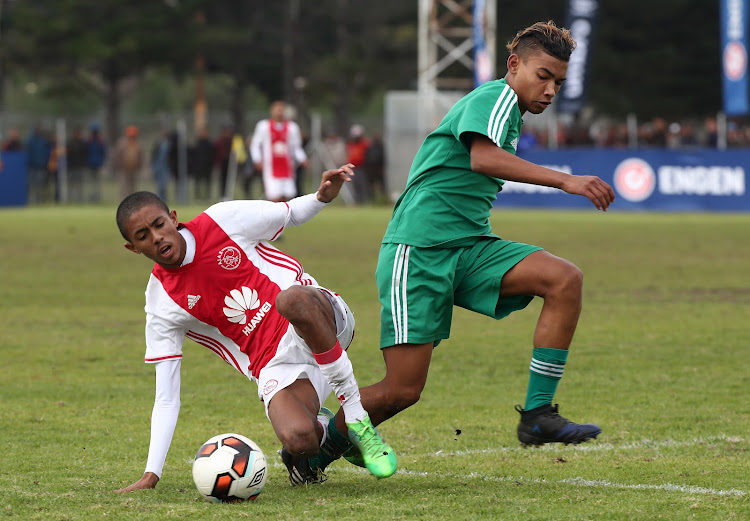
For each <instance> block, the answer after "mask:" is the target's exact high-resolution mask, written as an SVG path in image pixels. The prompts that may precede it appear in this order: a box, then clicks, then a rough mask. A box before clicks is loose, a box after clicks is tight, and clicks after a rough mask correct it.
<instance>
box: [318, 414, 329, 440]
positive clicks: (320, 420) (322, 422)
mask: <svg viewBox="0 0 750 521" xmlns="http://www.w3.org/2000/svg"><path fill="white" fill-rule="evenodd" d="M318 423H319V424H320V426H321V427H323V437H322V438H320V446H321V447H322V446H323V444H324V443H325V442H326V439H328V416H323V415H322V414H318Z"/></svg>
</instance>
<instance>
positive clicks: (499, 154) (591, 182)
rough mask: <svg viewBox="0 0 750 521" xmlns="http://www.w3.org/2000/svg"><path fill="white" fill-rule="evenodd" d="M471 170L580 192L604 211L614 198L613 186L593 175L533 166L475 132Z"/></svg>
mask: <svg viewBox="0 0 750 521" xmlns="http://www.w3.org/2000/svg"><path fill="white" fill-rule="evenodd" d="M471 170H472V171H473V172H477V173H478V174H484V175H487V176H490V177H496V178H498V179H503V180H505V181H517V182H519V183H528V184H534V185H541V186H551V187H553V188H559V189H560V190H563V191H564V192H567V193H569V194H575V195H582V196H584V197H586V198H588V199H589V200H590V201H591V202H592V203H593V204H594V206H596V208H597V209H598V210H602V211H605V212H606V211H607V208H608V207H609V205H610V204H611V203H612V202H613V201H614V200H615V192H614V190H612V187H611V186H609V184H607V183H606V182H605V181H602V180H601V179H599V178H598V177H596V176H590V175H571V174H566V173H564V172H558V171H557V170H552V169H550V168H545V167H543V166H539V165H535V164H534V163H530V162H529V161H526V160H525V159H521V158H520V157H517V156H515V155H513V154H511V153H509V152H506V151H505V150H503V149H502V148H500V147H498V146H497V145H496V144H495V143H494V142H492V141H491V140H490V139H489V138H488V137H486V136H483V135H481V134H474V137H473V139H472V142H471Z"/></svg>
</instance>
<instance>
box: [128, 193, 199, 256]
mask: <svg viewBox="0 0 750 521" xmlns="http://www.w3.org/2000/svg"><path fill="white" fill-rule="evenodd" d="M125 234H126V235H127V236H128V238H130V242H126V243H125V247H126V248H127V249H128V250H130V251H132V252H133V253H142V254H143V255H145V256H146V257H148V258H149V259H151V260H152V261H154V262H156V263H158V264H160V265H161V266H163V267H164V268H178V267H179V266H180V264H182V261H183V260H184V259H185V248H186V246H185V239H184V238H183V237H182V235H180V232H179V231H177V212H176V211H175V210H172V211H171V212H169V213H166V212H165V211H164V209H163V208H160V207H159V206H157V205H153V204H149V205H146V206H144V207H143V208H141V209H140V210H138V211H137V212H135V213H133V215H131V216H130V219H128V220H127V222H126V223H125Z"/></svg>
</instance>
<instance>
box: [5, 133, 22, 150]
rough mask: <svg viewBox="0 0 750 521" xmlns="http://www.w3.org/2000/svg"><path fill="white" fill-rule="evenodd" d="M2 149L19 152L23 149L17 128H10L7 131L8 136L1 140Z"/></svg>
mask: <svg viewBox="0 0 750 521" xmlns="http://www.w3.org/2000/svg"><path fill="white" fill-rule="evenodd" d="M2 150H3V152H19V151H21V150H23V143H22V142H21V134H20V133H19V132H18V129H17V128H12V129H10V130H9V131H8V137H7V138H5V139H4V140H3V144H2Z"/></svg>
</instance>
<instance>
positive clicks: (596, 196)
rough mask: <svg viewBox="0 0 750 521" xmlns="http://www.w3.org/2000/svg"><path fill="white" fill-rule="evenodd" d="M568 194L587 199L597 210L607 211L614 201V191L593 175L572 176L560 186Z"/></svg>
mask: <svg viewBox="0 0 750 521" xmlns="http://www.w3.org/2000/svg"><path fill="white" fill-rule="evenodd" d="M562 189H563V191H565V192H567V193H569V194H576V195H582V196H584V197H587V198H588V199H589V200H590V201H591V202H592V203H594V206H596V208H597V209H598V210H602V211H603V212H606V211H607V208H609V205H610V204H611V203H612V202H613V201H614V200H615V191H614V190H612V187H611V186H609V184H607V183H606V182H605V181H602V180H601V179H599V178H598V177H596V176H594V175H572V176H570V177H568V179H567V180H566V181H565V183H564V184H563V186H562Z"/></svg>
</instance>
